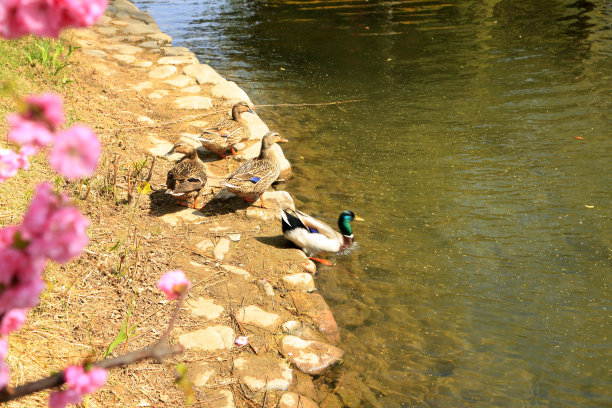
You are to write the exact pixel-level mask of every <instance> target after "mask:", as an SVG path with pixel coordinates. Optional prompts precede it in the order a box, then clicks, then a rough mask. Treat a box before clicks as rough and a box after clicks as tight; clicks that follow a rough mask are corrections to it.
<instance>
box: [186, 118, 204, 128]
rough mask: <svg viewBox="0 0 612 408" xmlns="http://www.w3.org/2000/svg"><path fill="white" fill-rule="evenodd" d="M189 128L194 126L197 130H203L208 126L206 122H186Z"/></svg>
mask: <svg viewBox="0 0 612 408" xmlns="http://www.w3.org/2000/svg"><path fill="white" fill-rule="evenodd" d="M188 123H189V124H190V125H191V126H195V127H197V128H205V127H207V126H208V122H207V121H205V120H193V121H191V122H188Z"/></svg>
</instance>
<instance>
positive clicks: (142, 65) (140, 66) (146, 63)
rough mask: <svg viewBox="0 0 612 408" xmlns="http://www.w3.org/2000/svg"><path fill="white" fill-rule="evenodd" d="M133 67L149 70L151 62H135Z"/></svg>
mask: <svg viewBox="0 0 612 408" xmlns="http://www.w3.org/2000/svg"><path fill="white" fill-rule="evenodd" d="M134 65H135V66H137V67H139V68H149V67H150V66H151V65H153V63H152V62H151V61H137V62H135V63H134Z"/></svg>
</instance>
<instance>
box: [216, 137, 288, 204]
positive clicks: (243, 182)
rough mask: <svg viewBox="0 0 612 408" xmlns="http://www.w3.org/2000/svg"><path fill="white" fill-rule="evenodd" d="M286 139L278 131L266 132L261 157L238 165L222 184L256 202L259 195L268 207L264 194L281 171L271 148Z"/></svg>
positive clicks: (262, 202)
mask: <svg viewBox="0 0 612 408" xmlns="http://www.w3.org/2000/svg"><path fill="white" fill-rule="evenodd" d="M286 141H287V140H286V139H283V138H282V137H281V135H279V134H278V133H276V132H268V133H266V135H265V136H264V137H263V139H262V141H261V151H260V153H259V157H257V158H256V159H253V160H249V161H247V162H246V163H244V164H243V165H241V166H240V167H238V168H237V169H236V170H235V171H234V172H233V173H232V174H230V175H229V176H228V177H227V179H225V182H224V183H222V185H223V186H225V187H227V189H228V191H230V192H232V193H234V194H236V195H238V196H240V197H242V198H244V199H245V200H246V201H249V202H254V201H256V200H257V198H258V197H259V198H260V199H261V206H262V207H263V208H266V207H265V203H264V201H263V197H262V194H263V193H264V192H265V191H266V190H267V189H268V187H270V186H271V185H272V183H274V182H275V181H276V179H277V178H278V176H279V175H280V171H281V170H280V165H279V163H278V160H276V156H275V155H274V153H272V150H271V148H272V146H273V145H274V143H277V142H286Z"/></svg>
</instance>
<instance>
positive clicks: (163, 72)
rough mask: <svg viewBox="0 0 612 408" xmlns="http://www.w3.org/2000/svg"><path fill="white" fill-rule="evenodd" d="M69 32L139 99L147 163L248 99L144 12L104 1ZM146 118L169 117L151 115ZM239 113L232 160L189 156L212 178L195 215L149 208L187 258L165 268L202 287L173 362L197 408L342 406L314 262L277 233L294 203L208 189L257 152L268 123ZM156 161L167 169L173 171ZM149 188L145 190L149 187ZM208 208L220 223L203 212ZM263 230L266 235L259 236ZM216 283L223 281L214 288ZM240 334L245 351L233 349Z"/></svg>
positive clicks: (193, 297)
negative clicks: (180, 241) (242, 132)
mask: <svg viewBox="0 0 612 408" xmlns="http://www.w3.org/2000/svg"><path fill="white" fill-rule="evenodd" d="M73 34H74V38H75V41H76V43H77V44H78V45H79V46H80V47H81V49H80V50H79V52H80V53H82V54H85V55H86V56H87V58H89V64H90V65H91V68H92V69H93V70H94V71H95V72H96V73H97V74H99V75H102V76H105V77H106V78H107V79H108V81H109V84H110V85H111V86H112V85H113V82H119V83H121V82H122V81H123V82H125V84H122V85H127V88H126V87H123V88H122V89H119V90H118V91H122V92H126V93H129V94H130V95H132V94H134V93H135V94H136V95H137V98H139V99H141V100H142V101H143V103H142V106H143V109H142V110H141V111H131V112H129V113H131V114H133V115H134V116H135V119H136V122H138V123H140V124H141V125H139V126H136V128H138V130H139V131H142V132H141V134H142V137H141V138H140V140H138V141H136V143H137V144H138V145H139V147H141V148H142V150H145V151H147V152H148V153H149V154H151V155H153V156H156V157H157V158H158V160H159V159H169V160H177V159H178V158H180V157H181V156H180V155H172V156H170V157H167V156H166V154H167V153H168V152H170V150H171V149H172V146H173V145H174V143H176V142H177V141H178V140H181V141H184V142H188V143H192V144H194V146H198V147H199V142H197V141H194V140H193V136H197V129H198V128H199V127H204V126H206V125H207V124H210V123H213V122H214V119H215V117H220V116H221V115H223V114H224V113H225V112H227V111H228V110H229V109H231V106H232V105H233V104H234V103H235V102H237V101H239V100H245V101H247V102H248V103H249V104H252V102H251V101H250V99H249V97H248V95H247V94H246V92H244V90H242V89H241V88H240V87H238V85H236V84H235V83H234V82H231V81H227V80H225V79H224V78H223V77H221V76H220V75H219V74H218V73H217V72H216V71H215V70H214V69H213V68H211V67H210V66H208V65H206V64H200V63H199V61H198V60H197V57H196V56H195V54H193V53H192V52H191V51H190V50H189V49H187V48H185V47H173V46H171V43H172V38H171V37H170V36H168V35H167V34H165V33H163V32H161V30H160V29H159V27H158V26H157V25H156V23H155V20H154V19H153V17H152V16H151V15H150V14H149V13H147V12H144V11H141V10H139V9H138V8H137V7H136V6H135V5H134V4H133V3H131V2H129V1H127V0H110V2H109V7H108V9H107V11H106V14H105V16H104V17H102V19H101V20H100V21H99V22H98V24H96V25H95V26H93V27H91V28H89V29H85V30H75V31H74V32H73ZM156 116H161V117H164V116H165V117H166V118H168V119H170V118H172V120H165V121H160V120H159V119H158V120H155V119H152V117H153V118H154V117H156ZM248 116H249V119H248V122H247V127H248V128H249V130H250V132H251V135H252V136H251V138H250V139H249V140H248V141H247V142H246V143H245V145H244V146H239V149H240V150H241V151H242V155H240V156H238V157H236V159H237V160H238V161H237V160H232V159H231V158H230V160H218V159H214V158H212V157H211V155H209V154H207V152H206V151H204V150H203V148H199V149H198V150H199V153H201V157H202V156H203V160H204V161H205V163H206V167H207V173H208V174H209V178H210V179H213V181H212V182H211V183H210V184H209V185H208V186H207V188H208V189H209V191H210V197H209V202H208V203H207V204H206V205H205V210H204V211H202V212H199V211H195V210H190V209H180V210H178V211H177V208H176V207H174V208H171V209H169V210H168V209H161V210H158V209H155V208H154V206H153V205H152V206H151V207H152V208H151V213H152V214H151V215H150V217H158V219H159V220H161V221H162V222H163V223H164V224H165V226H166V227H167V228H169V231H170V234H172V233H176V234H179V233H183V232H184V231H185V230H186V231H187V235H188V236H189V237H190V239H189V242H188V244H187V246H188V248H189V249H190V251H191V253H190V254H181V255H180V257H178V259H176V260H175V262H173V263H172V265H171V267H172V269H176V268H180V269H183V270H184V271H185V273H186V274H187V276H188V277H189V278H190V279H191V280H192V281H193V282H207V284H206V285H205V286H204V289H203V290H199V288H198V290H196V287H194V290H192V292H191V293H190V297H189V301H188V306H187V308H186V309H188V311H187V313H186V312H185V311H182V312H181V314H180V317H179V319H180V320H179V324H178V325H177V329H175V331H174V332H173V334H172V336H171V338H172V339H173V340H174V341H176V342H178V343H180V344H182V345H184V346H185V348H186V352H185V355H184V356H180V357H179V358H177V359H176V360H177V361H178V362H182V361H183V360H184V361H185V362H186V364H187V366H188V372H189V376H190V379H191V380H192V382H193V385H194V387H195V392H196V401H207V402H208V403H209V405H208V406H213V407H219V408H221V407H223V408H226V407H228V408H229V407H235V406H250V404H249V402H248V401H251V404H253V403H255V404H258V405H257V406H270V407H276V406H278V407H282V408H290V407H298V406H300V407H302V406H303V407H311V408H314V407H318V406H319V405H318V404H322V406H324V407H326V408H331V407H342V406H349V405H347V404H344V403H343V401H342V400H341V398H340V397H339V396H338V395H337V394H336V390H334V386H335V385H336V384H333V382H334V379H336V380H337V378H338V377H339V376H338V375H337V374H338V373H337V372H336V371H337V370H336V369H335V368H334V367H338V363H339V362H341V358H342V356H343V354H344V352H343V351H342V350H341V349H339V348H337V347H336V346H337V345H338V343H339V340H340V334H339V329H338V326H337V323H336V321H335V318H334V316H333V314H332V312H331V309H330V308H329V306H328V305H327V303H326V302H325V300H324V299H323V297H322V296H321V295H320V294H318V293H316V288H315V286H314V280H313V278H312V276H313V275H314V274H315V273H316V266H315V265H314V263H313V262H312V261H310V260H308V259H307V258H306V256H305V255H304V254H303V252H302V251H300V250H298V249H295V248H291V244H290V243H288V242H287V241H285V240H284V238H283V237H282V235H280V232H279V231H280V221H279V220H280V217H279V214H278V209H279V208H280V207H285V206H293V199H292V198H291V196H290V194H289V193H287V192H284V191H274V192H267V193H266V194H265V196H264V198H265V201H266V202H267V203H270V202H271V203H273V204H274V208H273V209H262V208H260V207H258V206H246V207H245V206H244V205H238V208H235V207H236V203H237V200H234V198H233V197H232V195H231V194H228V193H227V192H224V191H223V190H221V189H220V187H219V186H218V182H219V181H220V180H222V177H223V176H224V175H225V174H227V172H228V170H229V167H230V166H237V165H238V164H239V160H245V159H249V158H252V157H255V156H257V155H258V153H259V146H260V142H261V138H262V137H263V135H264V134H265V133H266V132H267V131H268V127H267V126H266V124H265V123H264V122H263V121H262V120H261V119H260V118H259V116H257V115H248ZM288 148H291V146H288ZM275 154H276V155H277V157H278V158H279V161H280V162H281V167H282V170H283V174H282V175H281V177H282V178H286V177H288V176H289V175H290V172H291V167H290V165H289V163H288V162H287V161H286V159H285V158H284V155H283V153H282V150H281V149H280V147H279V146H275ZM159 161H160V162H162V161H163V162H164V163H163V164H160V165H163V166H165V167H168V168H169V166H171V164H172V163H171V161H169V162H167V163H166V162H165V160H159ZM161 182H163V180H162V181H161ZM151 184H152V185H153V186H154V187H153V190H154V193H153V194H155V192H156V191H155V190H158V186H159V185H160V184H157V185H155V184H154V183H153V182H152V183H151ZM151 200H152V201H153V199H151ZM228 203H229V204H228ZM228 206H229V207H232V206H233V207H234V209H233V210H229V209H227V207H228ZM219 208H223V211H222V212H221V213H222V214H223V216H220V215H219V216H217V215H214V212H215V210H217V209H219ZM207 214H208V215H207ZM207 227H210V228H207ZM205 228H206V230H205ZM173 230H174V232H171V231H173ZM245 230H246V231H247V232H246V233H245ZM271 230H275V231H276V236H270V235H269V232H268V235H267V236H261V234H262V233H264V232H266V231H271ZM237 231H239V232H237ZM258 234H259V235H260V236H258ZM278 235H280V237H279V236H278ZM194 236H195V237H194ZM203 236H205V238H203V239H202V237H203ZM249 247H251V248H249ZM264 251H266V252H264ZM220 277H221V278H225V279H224V282H223V283H224V285H222V284H221V283H219V282H220V281H218V282H216V281H217V280H218V279H219V278H220ZM196 286H197V284H196ZM185 327H188V329H185ZM240 336H246V337H247V338H248V340H249V344H248V345H246V346H238V345H236V344H235V342H234V341H235V339H236V338H238V337H240ZM200 361H205V362H206V364H201V363H199V362H200ZM326 377H328V378H326ZM330 381H331V384H330ZM341 381H342V379H341V377H340V382H341ZM337 385H338V386H339V385H340V383H338V384H337ZM336 388H337V387H336ZM162 391H163V390H162ZM353 392H355V391H354V390H353ZM247 400H248V401H247Z"/></svg>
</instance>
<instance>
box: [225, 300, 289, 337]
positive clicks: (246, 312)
mask: <svg viewBox="0 0 612 408" xmlns="http://www.w3.org/2000/svg"><path fill="white" fill-rule="evenodd" d="M236 318H237V319H238V321H239V322H241V323H245V324H251V325H253V326H256V327H259V328H261V329H265V330H269V331H276V329H278V326H280V324H281V323H282V320H281V318H280V316H279V315H278V314H276V313H269V312H266V311H265V310H263V309H261V308H259V307H258V306H255V305H251V306H247V307H244V308H241V309H238V312H237V313H236Z"/></svg>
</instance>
